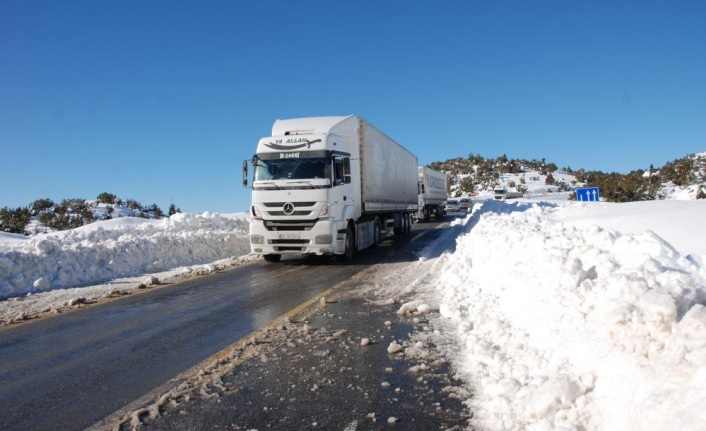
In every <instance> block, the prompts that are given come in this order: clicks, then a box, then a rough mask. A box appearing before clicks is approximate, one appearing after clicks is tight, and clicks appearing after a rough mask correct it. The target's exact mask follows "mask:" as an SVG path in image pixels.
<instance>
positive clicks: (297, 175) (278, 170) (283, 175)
mask: <svg viewBox="0 0 706 431" xmlns="http://www.w3.org/2000/svg"><path fill="white" fill-rule="evenodd" d="M315 178H327V179H331V162H330V160H329V159H326V158H323V157H317V158H310V159H274V160H260V159H258V160H257V162H256V163H255V181H267V180H310V179H315Z"/></svg>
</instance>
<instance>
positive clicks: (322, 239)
mask: <svg viewBox="0 0 706 431" xmlns="http://www.w3.org/2000/svg"><path fill="white" fill-rule="evenodd" d="M315 241H316V243H317V244H331V243H332V242H333V237H332V236H331V235H316V239H315Z"/></svg>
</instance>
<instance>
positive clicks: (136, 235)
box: [0, 213, 250, 299]
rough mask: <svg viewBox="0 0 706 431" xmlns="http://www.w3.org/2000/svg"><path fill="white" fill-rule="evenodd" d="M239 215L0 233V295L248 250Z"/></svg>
mask: <svg viewBox="0 0 706 431" xmlns="http://www.w3.org/2000/svg"><path fill="white" fill-rule="evenodd" d="M247 232H248V220H247V219H246V218H245V216H244V215H221V214H212V213H204V214H201V215H196V214H185V213H178V214H175V215H173V216H171V217H169V218H164V219H160V220H148V219H143V218H134V217H126V218H117V219H113V220H107V221H102V222H96V223H92V224H90V225H87V226H84V227H81V228H78V229H73V230H69V231H62V232H56V233H51V234H39V235H35V236H33V237H29V238H27V237H20V236H17V235H9V234H3V235H1V236H0V299H5V298H9V297H14V296H19V295H24V294H27V293H34V292H43V291H47V290H52V289H63V288H68V287H77V286H82V285H90V284H98V283H103V282H106V281H109V280H113V279H116V278H120V277H131V276H136V275H140V274H146V273H155V272H159V271H165V270H168V269H172V268H177V267H182V266H190V265H197V264H204V263H209V262H213V261H216V260H219V259H224V258H227V257H231V256H241V255H245V254H248V253H249V252H250V250H249V246H248V243H247Z"/></svg>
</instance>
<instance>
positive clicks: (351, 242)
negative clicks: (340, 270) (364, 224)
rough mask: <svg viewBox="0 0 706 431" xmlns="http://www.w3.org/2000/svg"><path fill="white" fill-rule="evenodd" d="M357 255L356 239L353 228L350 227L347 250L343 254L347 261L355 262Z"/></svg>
mask: <svg viewBox="0 0 706 431" xmlns="http://www.w3.org/2000/svg"><path fill="white" fill-rule="evenodd" d="M354 255H355V237H354V236H353V227H351V225H348V228H347V229H346V249H345V251H344V252H343V257H344V259H346V260H347V261H350V260H353V256H354Z"/></svg>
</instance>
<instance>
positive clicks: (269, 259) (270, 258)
mask: <svg viewBox="0 0 706 431" xmlns="http://www.w3.org/2000/svg"><path fill="white" fill-rule="evenodd" d="M262 257H263V258H264V259H265V260H266V261H267V262H270V263H277V262H279V260H280V259H282V255H281V254H265V255H263V256H262Z"/></svg>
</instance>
